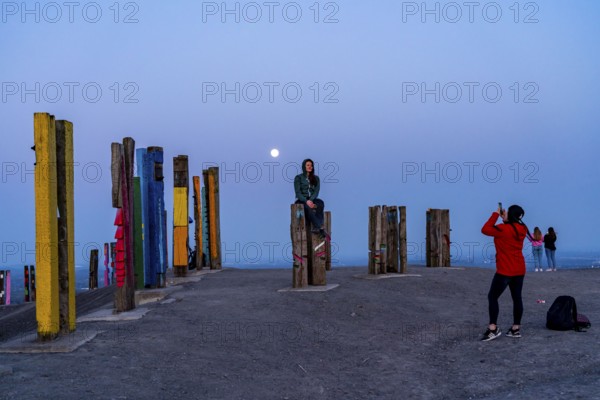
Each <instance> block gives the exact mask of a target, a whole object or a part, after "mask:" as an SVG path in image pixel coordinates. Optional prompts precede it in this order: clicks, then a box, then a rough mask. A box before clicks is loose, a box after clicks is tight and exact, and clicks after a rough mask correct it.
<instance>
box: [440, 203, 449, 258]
mask: <svg viewBox="0 0 600 400" xmlns="http://www.w3.org/2000/svg"><path fill="white" fill-rule="evenodd" d="M440 218H441V221H440V231H441V234H442V267H449V266H450V210H442V212H441V215H440Z"/></svg>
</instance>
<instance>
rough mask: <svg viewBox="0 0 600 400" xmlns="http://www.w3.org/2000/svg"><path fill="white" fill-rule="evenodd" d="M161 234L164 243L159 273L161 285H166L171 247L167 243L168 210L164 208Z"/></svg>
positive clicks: (161, 240)
mask: <svg viewBox="0 0 600 400" xmlns="http://www.w3.org/2000/svg"><path fill="white" fill-rule="evenodd" d="M161 229H162V230H161V232H162V233H161V235H160V238H159V240H160V242H161V243H162V246H161V248H162V255H163V257H162V262H161V271H162V272H161V273H160V274H159V287H165V286H166V285H167V275H166V273H167V269H168V268H169V247H168V245H167V210H163V214H162V224H161Z"/></svg>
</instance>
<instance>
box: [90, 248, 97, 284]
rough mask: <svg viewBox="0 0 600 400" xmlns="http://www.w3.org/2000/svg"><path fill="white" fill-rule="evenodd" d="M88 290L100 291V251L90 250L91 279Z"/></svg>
mask: <svg viewBox="0 0 600 400" xmlns="http://www.w3.org/2000/svg"><path fill="white" fill-rule="evenodd" d="M88 288H89V289H90V290H92V289H98V250H97V249H92V250H90V278H89V281H88Z"/></svg>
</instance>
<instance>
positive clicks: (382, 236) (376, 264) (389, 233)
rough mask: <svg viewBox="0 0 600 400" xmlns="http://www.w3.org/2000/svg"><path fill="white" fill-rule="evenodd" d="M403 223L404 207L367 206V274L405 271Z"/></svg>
mask: <svg viewBox="0 0 600 400" xmlns="http://www.w3.org/2000/svg"><path fill="white" fill-rule="evenodd" d="M399 214H400V215H399ZM399 217H400V222H399ZM402 218H404V220H402ZM405 225H406V207H397V206H381V207H380V206H374V207H369V274H372V275H377V274H387V273H399V272H402V273H405V272H406V226H405ZM402 238H403V239H402ZM402 256H403V257H404V258H402Z"/></svg>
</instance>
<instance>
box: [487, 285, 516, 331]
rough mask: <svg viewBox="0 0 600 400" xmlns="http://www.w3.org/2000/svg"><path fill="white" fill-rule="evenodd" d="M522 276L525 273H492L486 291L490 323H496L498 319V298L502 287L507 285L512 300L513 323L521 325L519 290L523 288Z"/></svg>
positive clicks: (502, 289)
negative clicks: (488, 288) (490, 283)
mask: <svg viewBox="0 0 600 400" xmlns="http://www.w3.org/2000/svg"><path fill="white" fill-rule="evenodd" d="M524 278H525V275H521V276H505V275H500V274H498V273H496V274H495V275H494V279H492V286H491V287H490V292H489V293H488V301H489V309H490V324H494V325H496V322H497V321H498V313H499V312H500V308H499V306H498V299H499V298H500V296H501V295H502V293H503V292H504V289H506V286H508V287H509V288H510V295H511V297H512V300H513V318H514V321H513V325H521V317H522V316H523V299H522V298H521V291H522V290H523V279H524Z"/></svg>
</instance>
